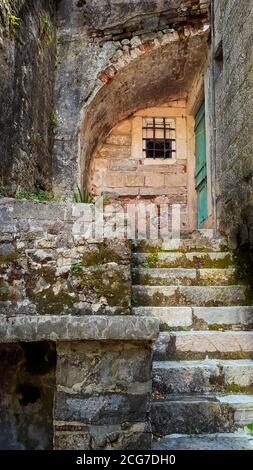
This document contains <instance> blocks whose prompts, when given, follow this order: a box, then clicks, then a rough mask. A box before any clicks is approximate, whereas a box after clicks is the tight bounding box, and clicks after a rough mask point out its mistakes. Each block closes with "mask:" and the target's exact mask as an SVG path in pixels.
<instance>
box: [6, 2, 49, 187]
mask: <svg viewBox="0 0 253 470" xmlns="http://www.w3.org/2000/svg"><path fill="white" fill-rule="evenodd" d="M13 17H16V19H13ZM54 18H55V2H54V0H35V1H32V0H22V1H9V0H2V1H1V2H0V128H1V139H0V188H1V187H3V188H4V192H5V193H7V194H13V193H15V191H16V190H17V189H29V188H33V187H34V186H37V187H38V188H40V189H44V190H45V189H47V190H48V189H50V187H51V176H52V146H53V132H52V131H53V125H54V115H53V92H54V70H55V49H56V36H55V29H54Z"/></svg>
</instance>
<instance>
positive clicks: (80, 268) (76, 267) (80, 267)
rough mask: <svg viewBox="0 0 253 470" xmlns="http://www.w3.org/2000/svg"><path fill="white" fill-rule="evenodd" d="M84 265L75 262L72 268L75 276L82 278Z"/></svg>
mask: <svg viewBox="0 0 253 470" xmlns="http://www.w3.org/2000/svg"><path fill="white" fill-rule="evenodd" d="M83 268H84V266H83V263H82V262H81V261H75V263H73V264H72V266H71V273H72V274H74V275H75V276H80V275H81V274H82V273H83Z"/></svg>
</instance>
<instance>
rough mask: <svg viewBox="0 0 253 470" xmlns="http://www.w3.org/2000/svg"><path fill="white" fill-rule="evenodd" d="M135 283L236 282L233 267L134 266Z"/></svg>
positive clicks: (215, 283)
mask: <svg viewBox="0 0 253 470" xmlns="http://www.w3.org/2000/svg"><path fill="white" fill-rule="evenodd" d="M132 276H133V282H134V283H135V284H144V285H155V286H169V285H173V286H175V285H176V286H180V285H185V286H193V285H208V286H209V285H218V286H223V285H227V284H233V282H236V277H235V269H233V268H229V269H185V268H134V269H133V270H132Z"/></svg>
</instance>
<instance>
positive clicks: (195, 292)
mask: <svg viewBox="0 0 253 470" xmlns="http://www.w3.org/2000/svg"><path fill="white" fill-rule="evenodd" d="M245 291H246V287H244V286H149V285H144V286H143V285H138V286H137V285H134V286H133V295H134V300H135V301H136V302H138V304H139V305H143V306H157V307H159V306H176V305H178V306H185V305H189V306H190V305H194V306H195V305H196V306H201V305H203V306H219V305H224V306H225V305H228V306H229V305H245V303H246V304H247V299H246V296H245Z"/></svg>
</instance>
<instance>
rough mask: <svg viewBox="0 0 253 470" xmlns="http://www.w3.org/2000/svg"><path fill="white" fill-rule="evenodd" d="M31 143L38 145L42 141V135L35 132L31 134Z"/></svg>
mask: <svg viewBox="0 0 253 470" xmlns="http://www.w3.org/2000/svg"><path fill="white" fill-rule="evenodd" d="M31 143H32V145H34V146H39V145H41V144H42V143H43V138H42V135H41V134H39V133H37V134H33V135H32V136H31Z"/></svg>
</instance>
